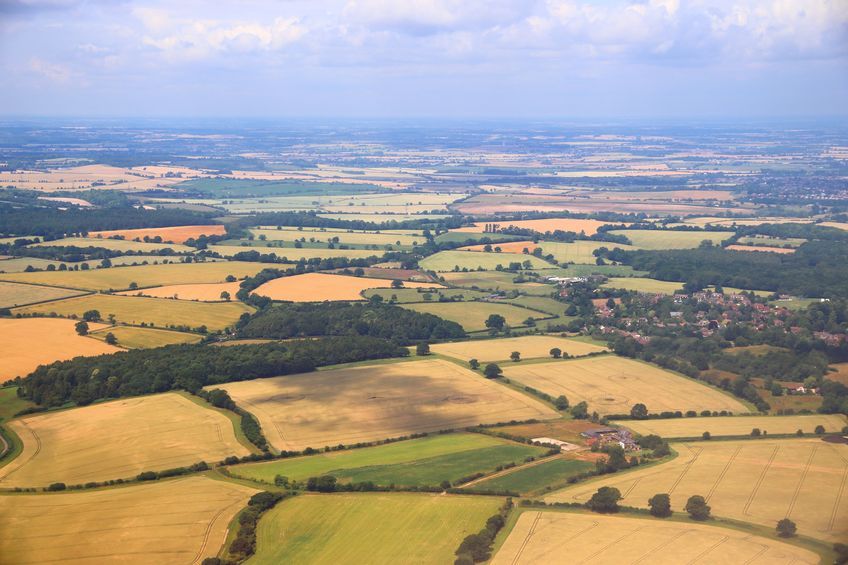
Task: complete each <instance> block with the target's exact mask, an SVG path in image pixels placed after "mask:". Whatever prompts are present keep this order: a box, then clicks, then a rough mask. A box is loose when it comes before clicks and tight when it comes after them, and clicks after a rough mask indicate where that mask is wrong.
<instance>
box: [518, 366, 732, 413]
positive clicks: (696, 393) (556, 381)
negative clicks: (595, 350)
mask: <svg viewBox="0 0 848 565" xmlns="http://www.w3.org/2000/svg"><path fill="white" fill-rule="evenodd" d="M503 369H504V375H505V376H506V377H508V378H510V379H513V380H515V381H518V382H519V383H521V384H522V385H528V386H531V387H533V388H536V389H538V390H541V391H543V392H546V393H548V394H550V395H551V396H554V397H556V396H559V395H560V394H564V395H565V396H566V397H567V398H568V400H569V401H570V402H571V404H572V405H574V404H577V403H578V402H580V401H583V400H585V401H586V402H588V403H589V412H592V411H597V412H598V413H599V414H629V413H630V409H631V408H632V407H633V405H634V404H636V403H643V404H645V405H646V406H647V407H648V410H649V411H650V412H663V411H667V410H671V411H676V410H680V411H682V412H686V411H687V410H697V411H701V410H718V411H721V410H728V411H730V412H733V413H735V414H737V413H744V412H748V409H747V408H746V407H745V405H744V404H742V403H741V402H739V401H738V400H736V399H735V398H733V397H732V396H730V395H728V394H724V393H722V392H719V391H718V390H715V389H713V388H710V387H708V386H706V385H702V384H700V383H698V382H696V381H693V380H691V379H687V378H685V377H679V376H677V375H675V374H674V373H671V372H669V371H666V370H664V369H660V368H659V367H655V366H653V365H649V364H647V363H641V362H639V361H633V360H631V359H626V358H624V357H618V356H615V355H604V356H602V357H592V358H586V359H575V360H571V361H558V362H552V363H538V364H533V365H522V364H520V363H514V364H511V365H507V366H504V367H503Z"/></svg>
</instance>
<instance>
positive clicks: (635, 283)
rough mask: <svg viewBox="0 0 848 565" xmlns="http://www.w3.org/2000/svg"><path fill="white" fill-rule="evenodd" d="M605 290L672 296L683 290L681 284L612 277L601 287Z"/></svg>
mask: <svg viewBox="0 0 848 565" xmlns="http://www.w3.org/2000/svg"><path fill="white" fill-rule="evenodd" d="M601 286H602V287H605V288H620V289H624V290H633V291H636V292H644V293H647V294H674V292H675V291H677V290H682V289H683V283H679V282H669V281H659V280H657V279H649V278H641V277H612V278H610V279H609V280H607V282H605V283H604V284H602V285H601Z"/></svg>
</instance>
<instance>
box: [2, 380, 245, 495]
mask: <svg viewBox="0 0 848 565" xmlns="http://www.w3.org/2000/svg"><path fill="white" fill-rule="evenodd" d="M8 426H9V427H10V428H11V429H12V430H14V431H15V433H17V434H18V437H20V438H21V441H23V444H24V448H23V452H22V453H21V454H20V455H19V456H18V457H17V458H16V459H13V460H12V461H11V462H10V463H9V464H8V465H6V466H5V467H0V486H2V487H17V486H27V487H41V486H47V485H49V484H50V483H54V482H63V483H67V484H79V483H86V482H88V481H104V480H109V479H119V478H124V479H125V478H129V477H135V476H136V475H137V474H138V473H140V472H142V471H161V470H163V469H172V468H174V467H182V466H185V465H191V464H193V463H197V462H199V461H206V462H208V463H213V462H217V461H220V460H221V459H224V458H225V457H227V456H230V455H249V454H250V451H249V450H248V449H247V448H246V447H244V446H243V445H241V444H240V443H239V442H238V441H237V440H236V436H235V432H234V430H233V424H232V422H231V421H230V419H229V418H227V417H226V416H224V415H223V414H221V413H220V412H217V411H215V410H211V409H208V408H204V407H203V406H200V405H199V404H196V403H195V402H193V401H191V400H189V399H188V398H186V397H184V396H182V395H180V394H177V393H173V392H169V393H165V394H157V395H153V396H141V397H136V398H126V399H121V400H113V401H111V402H104V403H102V404H94V405H91V406H85V407H83V408H75V409H73V410H62V411H58V412H48V413H45V414H35V415H32V416H24V417H22V418H18V419H16V420H12V421H10V422H8Z"/></svg>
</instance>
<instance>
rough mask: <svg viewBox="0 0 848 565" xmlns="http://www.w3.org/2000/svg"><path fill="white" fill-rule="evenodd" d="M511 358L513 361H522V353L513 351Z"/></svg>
mask: <svg viewBox="0 0 848 565" xmlns="http://www.w3.org/2000/svg"><path fill="white" fill-rule="evenodd" d="M509 358H510V359H512V360H513V361H521V353H520V352H518V351H513V352H512V353H510V354H509Z"/></svg>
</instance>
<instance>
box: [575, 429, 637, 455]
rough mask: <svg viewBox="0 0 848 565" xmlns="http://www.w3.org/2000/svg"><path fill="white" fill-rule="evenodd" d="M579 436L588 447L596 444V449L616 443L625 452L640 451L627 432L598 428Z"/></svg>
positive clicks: (581, 433)
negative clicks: (583, 438) (584, 440)
mask: <svg viewBox="0 0 848 565" xmlns="http://www.w3.org/2000/svg"><path fill="white" fill-rule="evenodd" d="M580 435H581V436H583V437H585V438H586V439H587V443H588V444H589V445H595V444H597V445H598V447H605V446H607V445H614V444H616V443H617V444H618V445H620V446H621V448H622V449H624V450H625V451H640V450H641V447H639V444H638V443H636V441H635V440H634V439H633V435H632V434H631V433H630V431H629V430H623V429H622V430H619V429H616V428H608V427H600V428H592V429H590V430H586V431H584V432H580Z"/></svg>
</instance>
